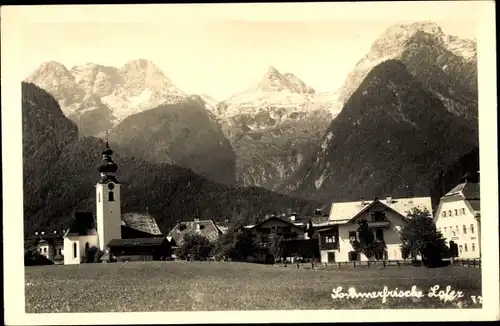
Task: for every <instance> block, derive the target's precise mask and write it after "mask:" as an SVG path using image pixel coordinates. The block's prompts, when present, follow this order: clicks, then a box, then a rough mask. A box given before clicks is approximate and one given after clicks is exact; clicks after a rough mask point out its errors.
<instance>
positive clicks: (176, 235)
mask: <svg viewBox="0 0 500 326" xmlns="http://www.w3.org/2000/svg"><path fill="white" fill-rule="evenodd" d="M226 230H227V227H225V226H223V225H219V224H217V223H216V222H214V221H213V220H200V219H199V218H194V219H193V220H192V221H184V222H178V223H177V224H176V225H175V226H174V227H173V228H172V230H170V232H169V233H168V234H167V238H169V239H171V240H170V241H171V243H172V244H173V245H174V246H177V247H180V246H182V245H183V243H184V237H185V236H186V235H188V234H199V235H201V236H204V237H205V238H207V239H208V240H209V241H211V242H215V241H217V239H218V238H219V237H220V236H221V235H222V234H224V232H225V231H226Z"/></svg>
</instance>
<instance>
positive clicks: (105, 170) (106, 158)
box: [98, 130, 118, 177]
mask: <svg viewBox="0 0 500 326" xmlns="http://www.w3.org/2000/svg"><path fill="white" fill-rule="evenodd" d="M111 155H113V150H112V149H111V148H109V143H108V131H107V130H106V149H104V151H103V152H102V160H103V162H102V164H101V165H100V166H99V169H98V171H99V172H100V173H101V176H103V177H104V176H107V175H108V176H109V175H110V174H113V173H115V172H116V171H118V166H117V165H116V164H115V162H113V159H112V158H111Z"/></svg>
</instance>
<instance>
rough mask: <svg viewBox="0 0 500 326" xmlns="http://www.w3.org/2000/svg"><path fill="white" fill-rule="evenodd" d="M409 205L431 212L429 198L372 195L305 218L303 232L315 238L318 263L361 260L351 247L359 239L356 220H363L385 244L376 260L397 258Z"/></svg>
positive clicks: (334, 206) (337, 204) (399, 254)
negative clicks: (306, 224) (305, 225)
mask: <svg viewBox="0 0 500 326" xmlns="http://www.w3.org/2000/svg"><path fill="white" fill-rule="evenodd" d="M412 208H420V209H427V210H428V211H429V212H431V211H432V205H431V198H430V197H415V198H392V197H386V198H385V199H379V198H375V199H373V200H363V199H362V200H360V201H353V202H340V203H333V204H332V205H331V209H330V214H329V216H317V217H314V218H312V219H311V220H310V221H309V224H308V227H307V230H308V231H307V232H308V233H309V236H310V237H313V238H316V239H317V241H318V246H319V251H320V256H321V262H322V263H334V262H348V261H365V260H368V258H367V257H366V256H365V255H364V254H362V253H360V252H358V251H356V250H355V248H354V246H353V242H354V241H356V240H359V233H358V228H359V222H360V221H361V220H363V219H364V220H366V221H367V222H368V227H369V228H370V229H371V230H372V232H373V235H374V237H375V239H377V240H380V241H383V242H384V243H385V245H386V249H385V252H384V255H383V256H382V257H378V258H379V259H389V260H400V259H402V255H401V247H400V246H401V239H400V232H401V229H402V228H403V226H404V225H405V224H406V219H407V214H408V212H409V211H410V210H411V209H412Z"/></svg>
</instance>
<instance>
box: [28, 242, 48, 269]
mask: <svg viewBox="0 0 500 326" xmlns="http://www.w3.org/2000/svg"><path fill="white" fill-rule="evenodd" d="M53 264H54V262H53V261H51V260H49V259H47V258H46V257H45V256H44V255H42V254H40V252H39V251H38V250H37V248H36V247H33V246H29V247H28V248H25V249H24V266H38V265H53Z"/></svg>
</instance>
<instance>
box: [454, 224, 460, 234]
mask: <svg viewBox="0 0 500 326" xmlns="http://www.w3.org/2000/svg"><path fill="white" fill-rule="evenodd" d="M455 231H456V232H457V234H459V233H460V229H459V228H458V225H455Z"/></svg>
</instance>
